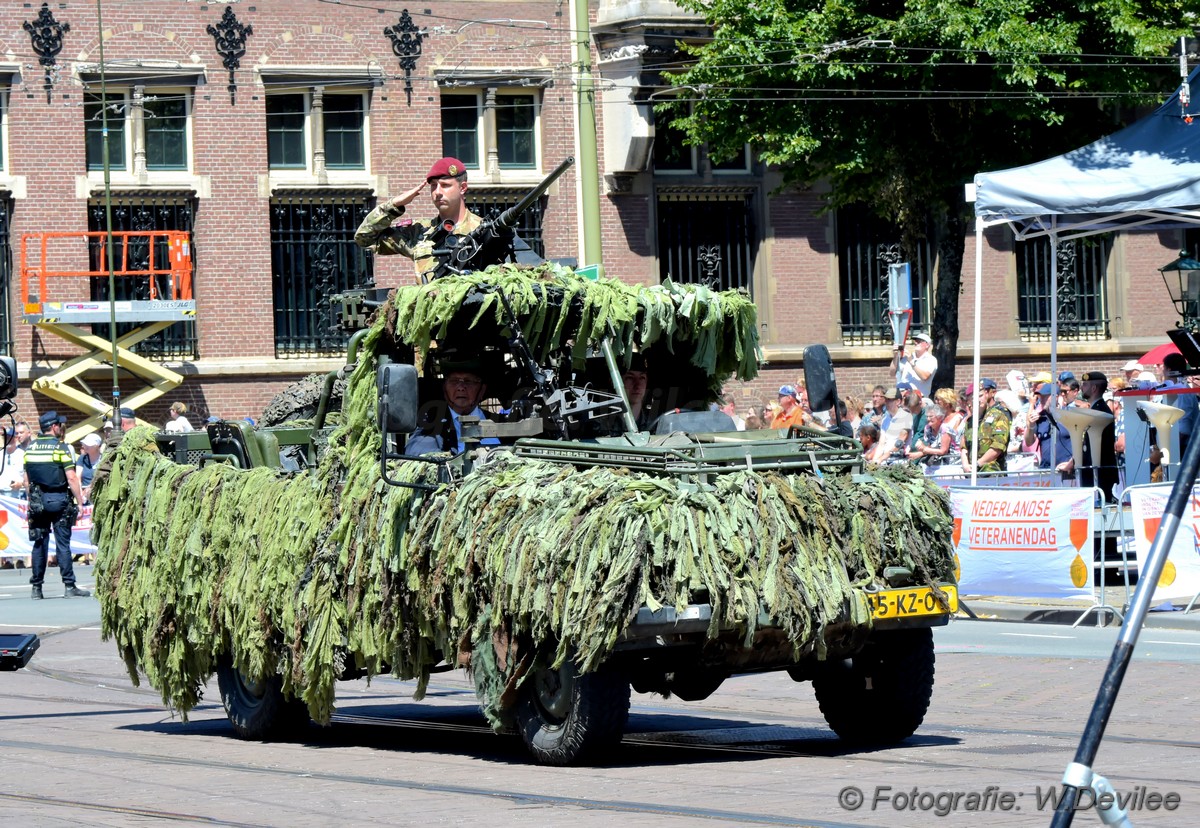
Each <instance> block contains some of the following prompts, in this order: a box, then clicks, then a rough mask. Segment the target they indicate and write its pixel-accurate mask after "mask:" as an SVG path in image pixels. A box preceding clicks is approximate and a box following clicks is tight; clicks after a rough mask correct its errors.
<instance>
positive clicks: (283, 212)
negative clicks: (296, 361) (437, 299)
mask: <svg viewBox="0 0 1200 828" xmlns="http://www.w3.org/2000/svg"><path fill="white" fill-rule="evenodd" d="M372 206H374V205H373V199H371V198H369V197H368V196H366V195H365V194H363V193H362V192H357V191H345V192H341V193H336V192H324V191H323V192H320V193H304V192H297V193H291V194H288V195H281V196H276V197H275V198H273V199H272V200H271V285H272V299H273V302H274V309H275V355H276V356H277V357H280V358H287V357H308V356H337V355H339V354H342V353H345V349H346V343H347V341H348V334H347V333H346V332H345V331H344V330H343V329H342V327H341V325H340V323H339V320H338V318H337V313H336V311H337V309H336V308H335V307H334V306H333V304H332V303H331V301H330V297H332V296H334V295H336V294H338V293H341V292H343V291H345V290H349V289H351V288H356V287H371V286H373V285H374V284H375V275H374V270H373V268H372V262H371V259H370V258H368V257H367V256H366V255H365V251H363V250H362V249H361V248H359V247H358V245H356V244H355V243H354V231H355V230H356V229H357V228H358V225H359V224H360V223H361V222H362V220H363V219H364V218H365V217H366V215H367V213H369V212H370V211H371V208H372Z"/></svg>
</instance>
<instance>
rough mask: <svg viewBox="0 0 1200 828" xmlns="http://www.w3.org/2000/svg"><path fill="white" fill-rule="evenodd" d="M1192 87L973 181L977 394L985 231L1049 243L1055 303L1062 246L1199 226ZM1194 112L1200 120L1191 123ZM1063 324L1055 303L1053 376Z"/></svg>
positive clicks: (1194, 77) (1198, 140) (1198, 136)
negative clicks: (1092, 136)
mask: <svg viewBox="0 0 1200 828" xmlns="http://www.w3.org/2000/svg"><path fill="white" fill-rule="evenodd" d="M1186 89H1187V91H1188V93H1189V94H1188V98H1187V99H1186V100H1181V97H1180V93H1181V92H1182V91H1183V90H1184V88H1183V87H1181V88H1180V89H1179V90H1176V92H1175V94H1173V95H1172V96H1171V97H1170V98H1169V99H1168V100H1167V102H1166V103H1164V104H1163V105H1162V106H1160V107H1159V108H1158V109H1156V110H1155V111H1154V112H1153V113H1151V114H1150V115H1147V116H1146V117H1144V118H1142V119H1140V120H1138V121H1136V122H1135V123H1133V124H1131V125H1130V126H1128V127H1125V128H1124V129H1122V130H1120V131H1118V132H1114V133H1113V134H1112V135H1109V136H1107V137H1104V138H1101V139H1100V140H1098V141H1094V142H1092V143H1090V144H1088V145H1087V146H1084V147H1080V148H1079V149H1075V150H1072V151H1070V152H1068V153H1064V154H1063V155H1059V156H1056V157H1054V158H1049V159H1047V160H1045V161H1039V162H1037V163H1034V164H1028V165H1026V166H1024V167H1013V168H1011V169H1007V170H997V171H996V172H987V173H978V174H977V175H976V176H975V183H974V201H975V339H974V342H975V360H974V372H973V377H974V383H975V385H976V387H978V384H979V373H980V320H981V311H982V295H983V291H982V281H983V279H982V277H983V232H984V230H985V229H987V228H988V227H994V226H996V225H1001V224H1007V225H1009V226H1010V227H1011V228H1012V231H1013V234H1014V235H1015V237H1016V238H1017V239H1018V240H1024V239H1033V238H1038V237H1042V236H1045V237H1048V238H1049V239H1050V244H1051V250H1052V255H1051V257H1050V262H1051V294H1050V295H1052V296H1054V295H1057V292H1058V272H1057V270H1058V262H1057V259H1058V257H1057V256H1056V255H1053V251H1055V250H1056V249H1057V246H1058V242H1059V241H1066V240H1070V239H1076V238H1080V237H1082V236H1089V235H1093V234H1095V233H1104V232H1108V231H1111V230H1123V229H1134V228H1141V229H1147V230H1151V229H1164V228H1176V227H1187V226H1200V111H1193V110H1192V109H1190V108H1189V106H1188V105H1189V103H1190V102H1191V101H1195V100H1196V95H1197V92H1200V69H1197V70H1195V71H1193V72H1192V73H1191V75H1189V77H1188V79H1187V83H1186ZM1197 107H1198V108H1200V102H1198V104H1197ZM1189 113H1193V114H1195V115H1197V116H1198V117H1197V119H1196V120H1195V121H1194V122H1191V119H1190V117H1189ZM1057 317H1058V308H1057V306H1056V304H1055V303H1052V304H1051V339H1050V365H1051V372H1052V373H1053V374H1054V375H1056V376H1057V374H1058V341H1057V339H1058V337H1057V330H1058V318H1057ZM977 398H978V395H977ZM975 416H976V417H977V416H978V412H975ZM974 460H975V458H972V462H973V463H974ZM972 477H974V474H972Z"/></svg>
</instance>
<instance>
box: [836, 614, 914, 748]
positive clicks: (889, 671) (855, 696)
mask: <svg viewBox="0 0 1200 828" xmlns="http://www.w3.org/2000/svg"><path fill="white" fill-rule="evenodd" d="M933 671H934V656H933V631H932V630H930V629H929V628H928V627H925V628H921V629H913V630H890V631H885V632H876V633H873V634H872V635H871V638H870V640H869V641H868V642H867V645H866V647H864V648H863V649H862V651H861V652H859V653H856V654H855V655H854V656H852V657H851V658H848V659H842V660H840V661H835V662H830V663H828V664H825V665H822V666H821V667H820V669H818V670H817V672H816V674H815V675H814V676H813V691H814V692H815V693H816V696H817V702H818V703H819V704H820V705H821V714H822V715H823V716H824V717H825V721H826V722H828V723H829V726H830V727H831V728H833V732H834V733H836V734H837V735H838V736H839V737H841V738H842V739H843V740H844V741H847V742H852V743H854V744H875V745H889V744H894V743H896V742H900V741H902V740H904V739H907V738H908V737H909V736H911V735H913V733H915V732H916V731H917V728H918V727H920V726H921V722H922V721H923V720H924V718H925V712H926V711H927V710H928V709H929V700H930V699H931V698H932V697H933Z"/></svg>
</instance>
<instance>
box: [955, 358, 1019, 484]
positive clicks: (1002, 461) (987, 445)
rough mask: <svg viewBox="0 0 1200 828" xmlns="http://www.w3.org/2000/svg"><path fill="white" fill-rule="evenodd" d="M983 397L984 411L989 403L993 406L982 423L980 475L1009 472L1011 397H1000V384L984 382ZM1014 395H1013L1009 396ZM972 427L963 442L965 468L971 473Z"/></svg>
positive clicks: (988, 407)
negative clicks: (1007, 470) (985, 403)
mask: <svg viewBox="0 0 1200 828" xmlns="http://www.w3.org/2000/svg"><path fill="white" fill-rule="evenodd" d="M979 385H980V387H981V391H982V394H981V396H980V403H981V405H980V407H981V408H983V405H982V403H984V402H985V401H986V402H987V403H989V405H988V406H987V410H986V411H985V413H984V415H983V417H982V418H981V419H980V421H979V469H978V470H979V471H981V472H995V471H1004V470H1005V469H1006V468H1007V459H1008V438H1009V434H1010V433H1011V432H1012V418H1013V413H1014V411H1013V409H1014V408H1016V407H1017V406H1015V405H1013V403H1012V400H1011V399H1008V394H1005V393H1003V392H1002V393H997V391H996V382H995V381H994V380H991V379H984V380H982V381H981V382H980V383H979ZM1009 393H1010V394H1011V393H1012V392H1009ZM974 439H975V437H974V434H973V433H972V430H971V427H970V424H969V423H968V425H967V428H966V434H965V439H964V441H963V459H962V467H963V470H964V471H968V472H969V471H970V470H971V451H972V447H971V444H972V443H973V442H974Z"/></svg>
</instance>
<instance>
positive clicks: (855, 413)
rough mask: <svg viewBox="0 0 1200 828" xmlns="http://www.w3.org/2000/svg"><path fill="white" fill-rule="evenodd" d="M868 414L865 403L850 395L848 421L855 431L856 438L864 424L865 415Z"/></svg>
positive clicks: (847, 408) (847, 398)
mask: <svg viewBox="0 0 1200 828" xmlns="http://www.w3.org/2000/svg"><path fill="white" fill-rule="evenodd" d="M865 413H866V407H865V406H864V405H863V401H862V400H860V399H859V398H858V397H856V396H854V395H853V394H850V395H848V396H847V397H846V419H847V420H848V421H849V423H850V427H851V428H853V429H854V436H855V437H857V436H858V427H859V426H861V425H862V423H863V415H864V414H865Z"/></svg>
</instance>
